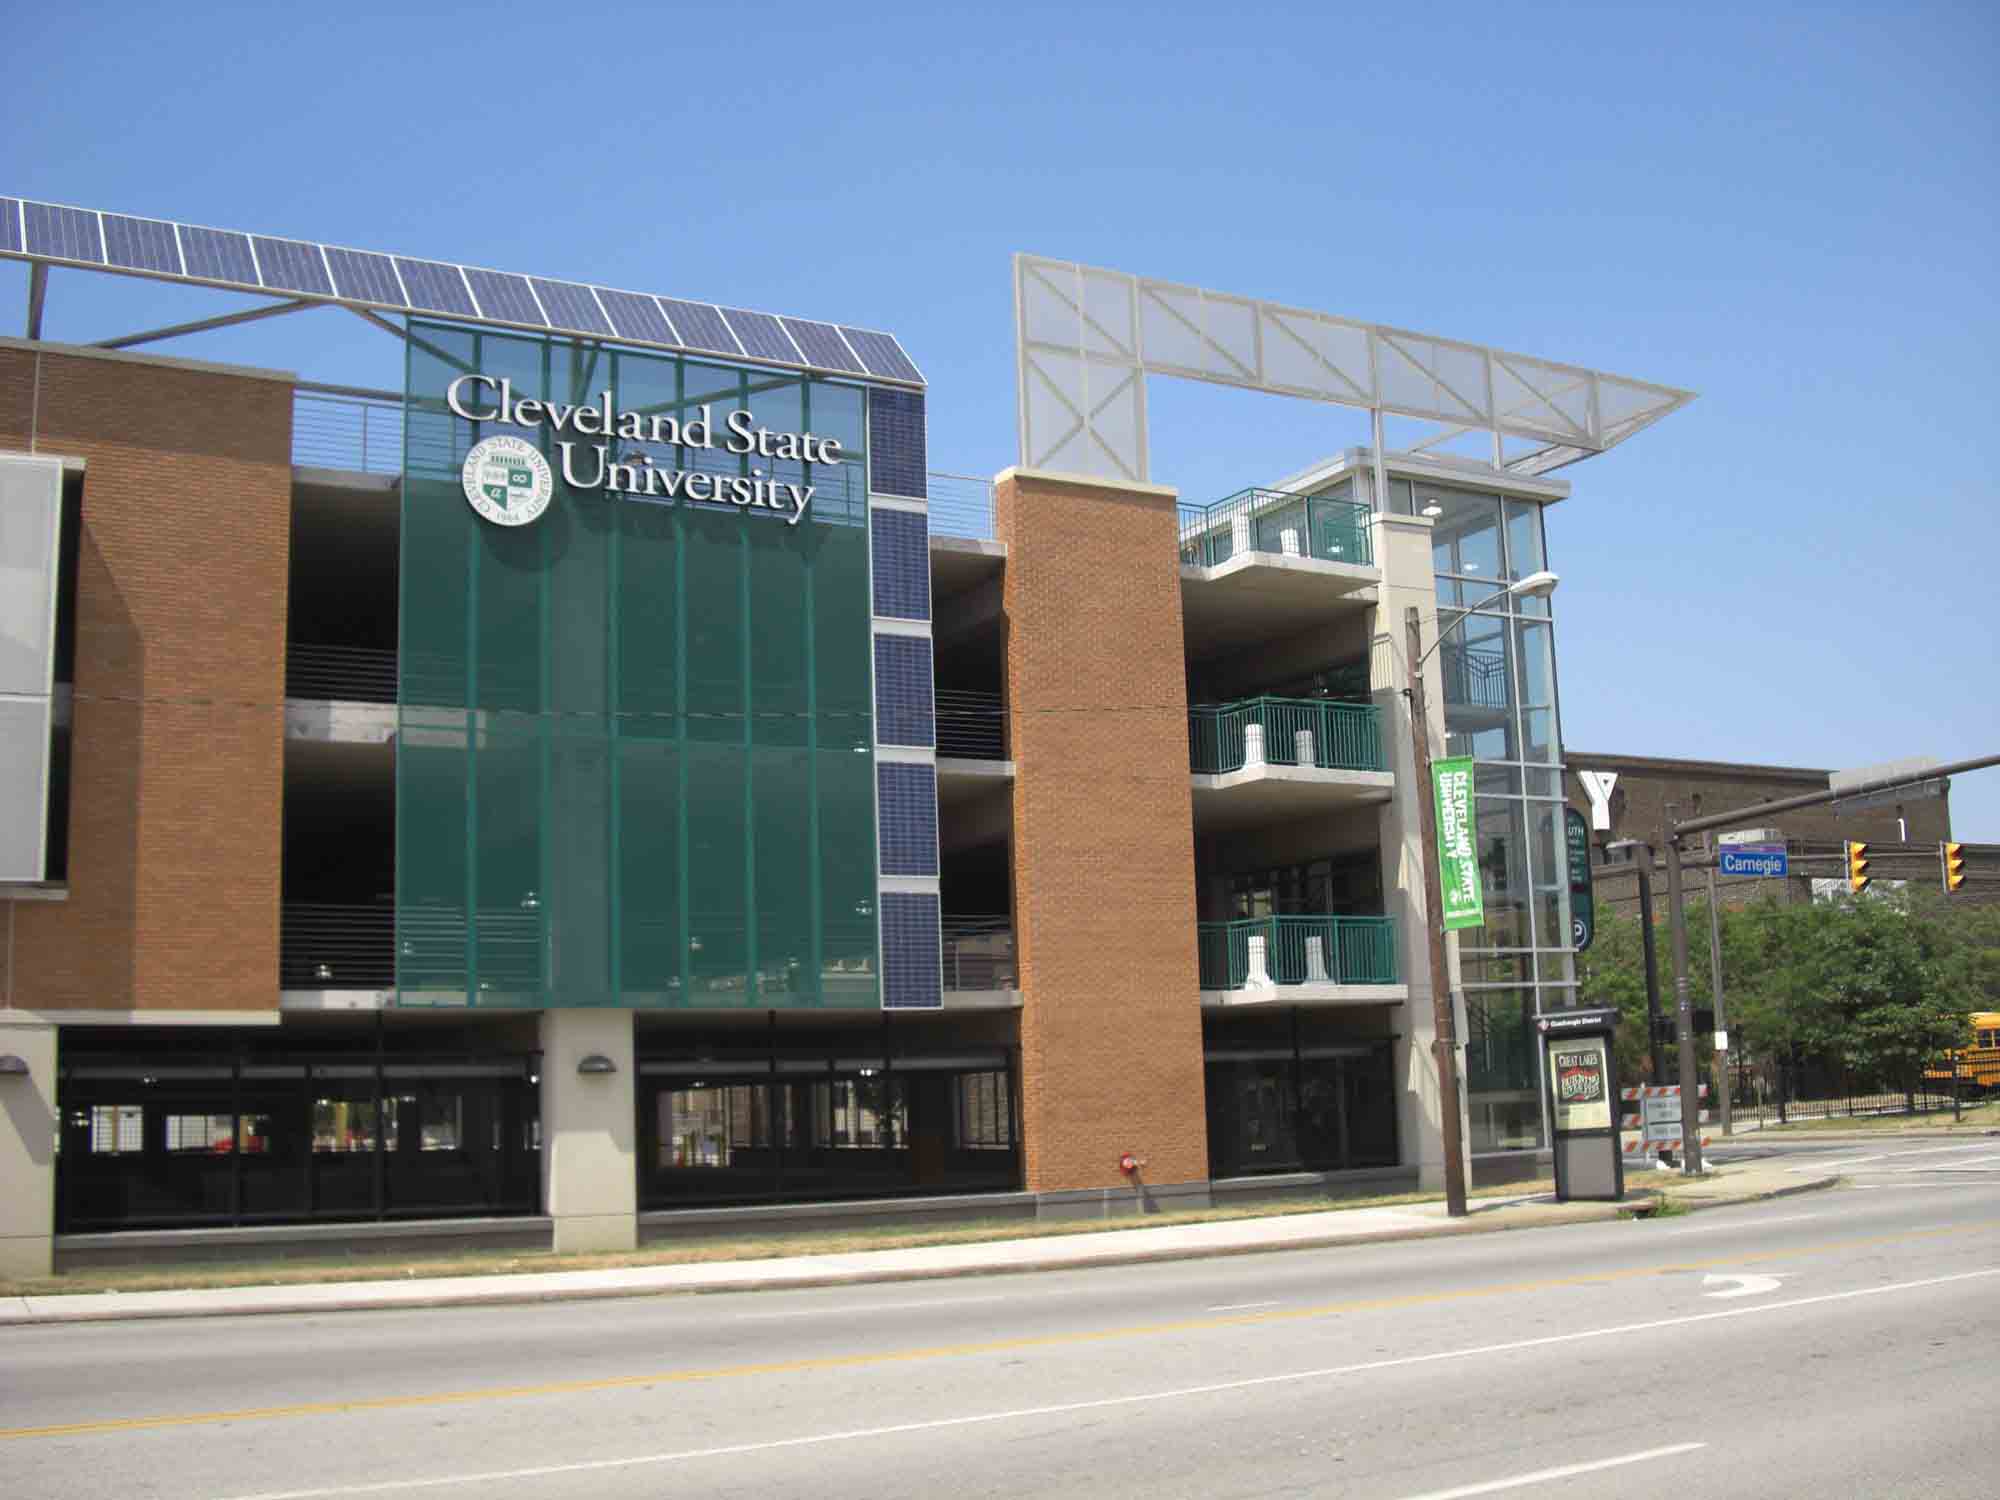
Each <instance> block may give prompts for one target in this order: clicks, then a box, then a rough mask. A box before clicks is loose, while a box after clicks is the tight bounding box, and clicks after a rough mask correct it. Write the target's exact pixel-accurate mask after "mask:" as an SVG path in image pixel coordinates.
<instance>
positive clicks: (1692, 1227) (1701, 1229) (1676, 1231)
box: [1666, 1214, 1826, 1239]
mask: <svg viewBox="0 0 2000 1500" xmlns="http://www.w3.org/2000/svg"><path fill="white" fill-rule="evenodd" d="M1825 1217H1826V1215H1825V1214H1779V1215H1777V1216H1776V1217H1775V1218H1769V1219H1731V1220H1729V1221H1728V1222H1727V1223H1725V1224H1688V1225H1675V1226H1672V1227H1670V1228H1669V1229H1668V1230H1667V1231H1666V1232H1667V1233H1668V1234H1671V1235H1672V1236H1673V1237H1674V1238H1675V1239H1681V1238H1683V1237H1685V1236H1687V1235H1690V1234H1714V1233H1716V1232H1717V1231H1718V1230H1726V1229H1762V1228H1763V1227H1764V1226H1765V1225H1766V1224H1797V1223H1799V1222H1800V1221H1801V1220H1804V1219H1824V1218H1825Z"/></svg>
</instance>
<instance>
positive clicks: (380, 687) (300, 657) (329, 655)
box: [285, 644, 396, 703]
mask: <svg viewBox="0 0 2000 1500" xmlns="http://www.w3.org/2000/svg"><path fill="white" fill-rule="evenodd" d="M285 696H286V697H287V698H339V699H345V700H347V701H349V702H354V703H394V702H395V701H396V653H395V652H394V651H388V650H379V649H376V648H373V647H366V646H312V645H303V644H293V645H289V646H287V647H286V648H285Z"/></svg>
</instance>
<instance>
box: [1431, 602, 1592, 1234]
mask: <svg viewBox="0 0 2000 1500" xmlns="http://www.w3.org/2000/svg"><path fill="white" fill-rule="evenodd" d="M1555 586H1556V575H1555V574H1553V573H1551V572H1548V571H1547V570H1546V569H1545V570H1543V571H1542V572H1539V573H1530V574H1529V575H1528V576H1527V577H1526V578H1521V579H1517V580H1516V581H1514V582H1513V583H1510V584H1508V585H1507V586H1506V587H1505V588H1503V589H1500V590H1499V591H1498V592H1496V593H1494V594H1492V595H1489V596H1488V597H1487V598H1484V599H1481V600H1480V601H1479V602H1478V603H1477V604H1474V605H1471V606H1470V607H1468V608H1466V609H1462V610H1460V611H1459V614H1458V618H1457V619H1455V620H1453V621H1452V622H1451V624H1449V625H1447V626H1445V627H1444V628H1442V629H1441V630H1439V631H1438V633H1437V639H1436V640H1434V641H1432V642H1431V645H1430V651H1426V650H1424V649H1423V631H1422V628H1421V625H1420V621H1419V617H1418V615H1417V611H1416V609H1415V608H1414V607H1412V608H1410V609H1406V610H1404V611H1403V625H1404V630H1405V632H1406V636H1407V646H1406V649H1405V652H1404V660H1406V661H1407V662H1408V663H1409V687H1408V689H1407V691H1408V693H1409V697H1410V750H1411V756H1412V758H1413V759H1414V760H1415V762H1416V772H1417V818H1418V824H1419V828H1420V830H1421V833H1422V838H1423V846H1424V927H1425V929H1426V934H1427V936H1428V938H1429V946H1430V960H1431V1010H1432V1015H1433V1017H1434V1022H1435V1033H1436V1034H1435V1036H1434V1037H1433V1038H1432V1041H1431V1056H1432V1058H1433V1060H1434V1061H1435V1062H1436V1063H1437V1073H1438V1109H1439V1111H1440V1112H1441V1113H1442V1114H1443V1116H1444V1204H1445V1212H1446V1213H1447V1214H1449V1215H1450V1216H1451V1217H1452V1218H1455V1219H1457V1218H1463V1217H1464V1216H1465V1212H1466V1208H1465V1155H1464V1141H1463V1137H1462V1136H1461V1134H1460V1130H1459V1121H1458V1022H1457V1018H1456V1016H1455V1015H1454V1013H1453V1010H1452V1001H1451V990H1450V987H1449V986H1448V984H1447V983H1446V978H1445V963H1444V891H1443V887H1442V883H1441V881H1440V879H1439V875H1438V851H1437V809H1436V806H1435V804H1434V800H1433V793H1432V790H1431V732H1430V713H1429V710H1428V709H1427V708H1426V707H1425V706H1424V663H1425V662H1427V661H1429V660H1430V656H1431V651H1435V650H1437V648H1438V647H1439V646H1441V645H1443V644H1444V638H1445V637H1446V636H1447V635H1449V634H1451V632H1452V631H1454V630H1456V629H1457V628H1458V627H1459V626H1460V625H1462V624H1463V623H1464V622H1465V621H1466V619H1467V618H1468V617H1469V616H1471V615H1472V614H1473V613H1474V612H1476V611H1478V610H1481V609H1484V608H1485V607H1486V606H1487V605H1489V604H1493V603H1495V602H1497V601H1498V600H1501V599H1506V598H1510V597H1513V596H1515V595H1520V596H1522V597H1525V598H1531V599H1546V598H1548V596H1549V595H1550V594H1551V593H1553V592H1554V591H1555Z"/></svg>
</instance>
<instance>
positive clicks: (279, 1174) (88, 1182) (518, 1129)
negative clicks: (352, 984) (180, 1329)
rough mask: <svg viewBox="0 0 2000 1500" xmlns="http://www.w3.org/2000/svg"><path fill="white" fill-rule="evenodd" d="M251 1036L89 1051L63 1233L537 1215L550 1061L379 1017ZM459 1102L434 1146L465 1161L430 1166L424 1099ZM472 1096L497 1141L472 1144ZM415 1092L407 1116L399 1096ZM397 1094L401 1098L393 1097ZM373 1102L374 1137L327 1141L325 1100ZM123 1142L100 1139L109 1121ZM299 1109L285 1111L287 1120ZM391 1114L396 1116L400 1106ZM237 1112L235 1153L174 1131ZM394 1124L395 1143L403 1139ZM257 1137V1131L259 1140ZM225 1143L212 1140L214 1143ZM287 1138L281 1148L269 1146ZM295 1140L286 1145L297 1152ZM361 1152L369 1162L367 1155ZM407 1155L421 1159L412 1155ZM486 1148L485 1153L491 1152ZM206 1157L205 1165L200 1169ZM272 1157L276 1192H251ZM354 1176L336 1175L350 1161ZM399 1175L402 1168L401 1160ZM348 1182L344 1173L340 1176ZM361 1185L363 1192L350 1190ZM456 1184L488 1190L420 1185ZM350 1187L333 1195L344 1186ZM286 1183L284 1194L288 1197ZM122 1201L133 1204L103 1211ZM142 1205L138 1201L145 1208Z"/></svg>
mask: <svg viewBox="0 0 2000 1500" xmlns="http://www.w3.org/2000/svg"><path fill="white" fill-rule="evenodd" d="M266 1039H267V1038H265V1037H262V1036H258V1037H255V1038H253V1037H252V1036H250V1035H249V1034H246V1033H240V1032H239V1033H236V1034H234V1035H232V1036H229V1037H227V1038H225V1039H224V1040H225V1042H226V1050H224V1049H222V1048H217V1047H215V1046H214V1045H213V1043H214V1041H215V1038H214V1037H213V1036H212V1035H210V1036H207V1037H203V1038H202V1039H201V1043H202V1044H201V1045H198V1046H196V1047H190V1048H185V1049H183V1048H180V1047H165V1048H161V1049H159V1050H145V1049H142V1048H131V1047H127V1048H120V1047H116V1046H106V1047H98V1046H94V1045H93V1046H86V1047H81V1048H78V1049H77V1050H74V1051H69V1052H67V1053H66V1055H65V1056H64V1058H63V1060H62V1063H61V1065H60V1067H59V1068H58V1085H57V1112H58V1138H59V1142H60V1144H59V1147H58V1151H57V1156H56V1229H57V1232H58V1233H96V1232H104V1231H115V1230H121V1229H173V1228H239V1227H249V1226H282V1225H296V1224H322V1223H356V1222H382V1221H390V1220H419V1219H436V1218H461V1217H495V1216H508V1215H529V1214H534V1213H537V1212H539V1211H540V1207H541V1187H540V1183H541V1170H540V1146H541V1136H540V1130H541V1124H540V1099H539V1094H538V1089H537V1085H538V1083H539V1081H540V1056H539V1054H538V1053H533V1052H510V1051H499V1050H492V1051H486V1050H482V1051H477V1052H470V1051H457V1052H444V1051H428V1052H417V1051H414V1050H413V1051H409V1052H404V1051H400V1050H390V1049H389V1048H388V1047H387V1045H386V1038H385V1036H384V1031H383V1028H382V1027H381V1026H380V1025H379V1024H378V1026H377V1027H376V1031H375V1035H374V1038H373V1045H372V1046H371V1047H368V1048H351V1049H347V1050H331V1049H309V1048H296V1049H295V1048H270V1049H264V1048H259V1047H258V1046H256V1045H255V1043H256V1042H257V1041H262V1040H266ZM439 1084H444V1085H447V1086H449V1087H450V1088H451V1095H450V1096H451V1097H455V1098H456V1099H457V1100H458V1107H459V1117H458V1119H457V1120H456V1121H455V1124H454V1130H453V1139H452V1144H451V1145H450V1146H449V1147H446V1148H438V1155H439V1156H440V1157H443V1156H445V1155H447V1154H448V1155H450V1156H451V1157H452V1158H454V1159H455V1164H463V1165H464V1166H465V1170H462V1171H458V1172H456V1173H452V1172H449V1171H448V1170H447V1166H448V1164H447V1163H445V1162H443V1161H442V1160H440V1161H438V1162H428V1161H426V1160H425V1158H426V1157H427V1156H429V1155H430V1154H431V1148H428V1147H427V1146H426V1143H425V1130H426V1124H425V1114H424V1105H425V1103H426V1102H427V1100H428V1099H429V1098H431V1097H433V1096H434V1095H435V1092H436V1088H435V1086H436V1085H439ZM468 1096H469V1097H472V1098H473V1099H474V1100H475V1101H476V1107H475V1108H474V1109H473V1111H472V1117H473V1126H472V1128H477V1129H479V1130H480V1132H481V1135H482V1137H483V1138H484V1140H485V1141H486V1142H487V1144H486V1145H485V1146H484V1147H483V1148H482V1149H480V1150H477V1151H475V1150H473V1149H471V1147H470V1145H469V1129H468V1126H467V1124H466V1120H465V1111H464V1105H465V1100H466V1099H467V1097H468ZM404 1100H410V1101H412V1102H414V1104H415V1106H416V1107H415V1109H414V1110H413V1111H411V1114H410V1118H409V1119H408V1120H407V1121H405V1120H404V1119H403V1118H402V1116H403V1109H402V1101H404ZM392 1101H393V1103H392ZM323 1104H336V1105H338V1104H348V1105H352V1104H365V1105H366V1106H367V1113H366V1116H365V1119H366V1121H367V1126H366V1131H367V1137H366V1138H367V1145H366V1146H365V1148H363V1149H362V1150H357V1151H353V1152H347V1151H336V1150H322V1149H320V1145H319V1140H318V1134H319V1128H318V1127H319V1120H318V1112H319V1107H320V1106H321V1105H323ZM103 1109H111V1110H113V1111H115V1113H114V1115H113V1116H112V1117H111V1119H110V1121H109V1122H108V1123H109V1126H110V1129H111V1132H112V1138H113V1139H112V1144H113V1149H112V1150H111V1151H108V1152H106V1151H100V1150H96V1149H93V1142H94V1137H95V1135H96V1133H97V1130H98V1127H99V1124H100V1119H99V1117H98V1115H97V1113H96V1112H97V1111H99V1110H103ZM287 1109H289V1110H290V1114H289V1117H288V1118H287V1116H286V1111H287ZM133 1111H136V1112H137V1116H138V1118H137V1126H138V1137H139V1138H138V1141H137V1144H136V1149H133V1150H121V1149H118V1147H119V1146H120V1144H121V1137H122V1135H123V1129H124V1125H125V1123H126V1122H127V1120H128V1118H129V1114H130V1112H133ZM392 1114H393V1115H394V1116H395V1118H394V1120H393V1122H392V1120H391V1115H392ZM221 1118H227V1119H228V1120H229V1122H230V1130H229V1139H228V1145H227V1149H226V1150H224V1149H222V1148H221V1146H220V1144H219V1143H216V1144H211V1145H210V1146H208V1147H206V1148H191V1147H189V1146H187V1145H185V1144H180V1143H176V1142H175V1141H173V1140H172V1139H171V1136H172V1133H173V1130H172V1126H173V1122H175V1121H177V1120H189V1119H205V1120H207V1121H210V1122H213V1121H214V1120H217V1119H221ZM278 1120H285V1122H286V1123H285V1128H284V1132H283V1133H281V1132H280V1131H279V1130H277V1129H271V1130H270V1132H269V1134H268V1135H267V1137H266V1140H267V1145H266V1147H265V1148H264V1149H258V1150H245V1149H244V1148H245V1139H246V1135H250V1124H251V1122H255V1121H264V1122H272V1121H278ZM392 1130H393V1133H394V1136H395V1143H394V1146H395V1149H393V1150H392V1149H391V1134H392ZM251 1138H252V1139H255V1138H256V1137H255V1136H251ZM214 1140H215V1137H214V1136H213V1135H212V1134H211V1141H214ZM280 1141H282V1142H284V1143H285V1145H284V1147H280V1148H278V1149H273V1147H272V1145H270V1144H268V1143H271V1142H280ZM287 1148H288V1149H287ZM353 1157H365V1163H357V1162H354V1161H353V1160H352V1158H353ZM404 1158H414V1159H415V1162H414V1165H413V1164H412V1163H411V1162H410V1161H407V1160H404ZM482 1158H484V1159H485V1160H482ZM204 1163H205V1164H206V1166H207V1170H205V1171H204V1170H203V1165H204ZM267 1164H268V1165H270V1166H271V1168H272V1170H271V1171H270V1173H269V1174H268V1180H270V1181H275V1182H277V1183H278V1184H279V1185H280V1188H281V1191H279V1192H276V1193H268V1194H267V1193H263V1192H254V1191H252V1188H253V1187H254V1186H255V1184H256V1179H257V1177H258V1176H259V1175H263V1174H260V1171H259V1169H261V1168H264V1167H265V1166H266V1165H267ZM343 1168H344V1169H346V1170H339V1169H343ZM399 1169H400V1170H399ZM342 1179H345V1182H344V1183H343V1182H342ZM357 1179H358V1180H359V1183H360V1185H361V1187H362V1188H363V1191H361V1192H360V1193H356V1192H354V1191H353V1189H354V1187H355V1186H356V1181H357ZM448 1179H455V1180H456V1181H458V1182H460V1183H465V1182H467V1181H472V1182H478V1183H481V1184H482V1185H483V1186H484V1188H485V1189H486V1190H485V1191H483V1192H480V1193H478V1194H477V1195H472V1194H461V1195H459V1196H457V1197H452V1196H449V1195H441V1194H439V1193H437V1192H435V1191H433V1192H431V1193H429V1194H426V1193H424V1192H423V1190H422V1189H423V1187H424V1185H425V1184H427V1183H428V1184H430V1185H431V1186H432V1187H433V1188H435V1187H437V1186H438V1185H440V1184H441V1183H443V1182H445V1181H446V1180H448ZM337 1186H342V1187H345V1189H346V1192H345V1193H344V1194H340V1195H338V1196H340V1197H342V1198H344V1201H333V1200H334V1199H335V1198H336V1196H337V1195H336V1193H335V1191H334V1188H335V1187H337ZM286 1189H288V1191H286ZM108 1203H122V1204H123V1205H124V1208H125V1211H123V1212H108V1211H105V1209H104V1207H103V1205H105V1204H108ZM135 1204H136V1205H139V1206H138V1207H135V1206H134V1205H135Z"/></svg>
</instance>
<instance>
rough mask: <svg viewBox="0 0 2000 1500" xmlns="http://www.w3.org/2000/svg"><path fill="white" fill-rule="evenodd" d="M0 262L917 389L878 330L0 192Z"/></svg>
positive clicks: (910, 371)
mask: <svg viewBox="0 0 2000 1500" xmlns="http://www.w3.org/2000/svg"><path fill="white" fill-rule="evenodd" d="M0 256H7V257H11V258H14V259H28V260H36V261H44V260H51V261H66V262H78V263H82V264H86V265H96V266H99V267H101V268H103V269H107V270H115V271H124V272H132V273H136V274H139V275H144V276H154V277H160V278H164V279H168V280H188V281H198V282H207V283H210V284H215V285H221V286H229V287H239V288H242V289H244V290H247V291H264V292H270V293H273V294H280V295H282V294H292V295H296V296H299V297H302V298H326V299H329V300H333V301H339V302H345V303H349V304H352V305H356V306H363V307H371V306H372V307H380V308H386V309H391V310H395V311H412V312H425V313H437V314H440V315H443V316H445V317H452V318H461V319H466V320H469V321H473V322H494V323H503V324H508V325H512V326H516V327H527V328H553V329H559V330H562V331H564V332H568V333H575V334H580V335H583V336H585V337H595V338H614V339H624V340H626V341H628V342H631V343H634V344H643V345H650V346H653V347H656V348H667V349H679V350H685V351H688V352H691V353H701V354H717V355H722V356H724V357H726V358H729V359H748V360H753V361H757V362H759V363H764V364H777V365H783V366H786V367H789V368H793V369H796V368H799V367H801V366H803V367H804V368H806V369H808V370H815V371H821V372H825V373H830V374H831V373H840V374H852V375H865V376H872V377H875V378H877V379H880V380H883V381H887V382H890V383H894V384H902V385H922V384H923V376H922V375H921V373H919V371H918V370H917V367H916V365H915V364H914V363H913V362H912V361H911V360H910V358H909V356H908V355H907V354H905V353H904V352H903V349H902V346H901V345H900V344H898V343H897V342H896V340H895V339H894V338H893V337H891V336H890V335H888V334H886V333H873V332H870V331H868V330H866V329H857V328H844V327H839V326H836V325H834V324H831V323H819V322H814V321H812V320H811V319H807V318H781V317H776V316H773V315H772V314H770V313H760V312H751V311H749V310H747V309H744V308H721V307H717V306H715V305H714V304H713V303H708V302H683V301H679V300H676V299H674V298H671V297H654V296H648V295H644V294H642V293H638V292H621V291H615V290H613V289H611V288H609V287H596V286H590V285H588V284H587V283H584V282H576V281H555V280H551V279H548V278H546V277H540V276H522V275H517V274H515V273H513V272H509V271H490V270H484V269H477V268H474V267H470V266H459V265H455V264H453V263H451V262H449V261H433V260H416V259H412V258H410V257H407V256H400V255H395V256H392V255H386V254H381V253H379V252H376V251H371V250H351V249H346V248H344V247H340V246H334V245H322V244H320V243H318V242H317V241H313V240H295V239H286V238H283V237H281V236H277V235H261V234H260V235H250V234H244V233H242V232H240V231H237V230H233V229H207V228H203V227H201V226H199V225H194V224H180V223H176V222H174V221H172V220H168V219H149V218H143V217H139V216H137V215H132V214H113V213H100V212H99V211H98V210H96V209H88V208H72V207H69V206H67V205H64V204H58V203H36V202H33V201H30V200H28V199H25V198H7V197H0Z"/></svg>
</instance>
